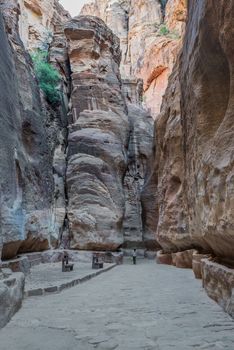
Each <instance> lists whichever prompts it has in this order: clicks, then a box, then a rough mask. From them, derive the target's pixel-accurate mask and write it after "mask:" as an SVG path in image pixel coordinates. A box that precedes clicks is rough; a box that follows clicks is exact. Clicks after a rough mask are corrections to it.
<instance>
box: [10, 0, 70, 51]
mask: <svg viewBox="0 0 234 350" xmlns="http://www.w3.org/2000/svg"><path fill="white" fill-rule="evenodd" d="M15 3H18V5H19V11H20V16H19V34H20V37H21V39H22V41H23V43H24V45H25V48H26V49H29V50H35V49H38V48H40V49H42V50H46V49H48V45H49V44H50V43H51V41H52V40H53V34H54V32H55V29H56V26H57V25H61V24H62V23H64V22H66V21H68V20H69V19H70V18H71V16H70V15H69V13H68V12H67V11H65V10H64V8H63V7H62V6H61V5H60V3H59V1H58V0H16V1H15Z"/></svg>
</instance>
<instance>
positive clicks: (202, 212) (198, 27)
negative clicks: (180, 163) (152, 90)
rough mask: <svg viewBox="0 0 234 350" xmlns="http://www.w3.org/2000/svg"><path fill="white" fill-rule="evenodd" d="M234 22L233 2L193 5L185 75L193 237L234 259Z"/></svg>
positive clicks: (186, 149) (185, 129) (187, 173)
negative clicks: (233, 72) (233, 39)
mask: <svg viewBox="0 0 234 350" xmlns="http://www.w3.org/2000/svg"><path fill="white" fill-rule="evenodd" d="M233 19H234V1H230V2H229V3H228V4H226V3H225V2H224V1H219V2H218V3H217V2H216V1H203V2H202V3H200V2H199V3H198V2H196V1H191V2H190V3H189V18H188V25H187V34H186V38H185V45H184V49H183V55H182V62H181V77H180V79H181V91H182V123H183V138H184V159H185V177H186V183H185V186H184V191H185V193H186V197H187V198H186V199H187V201H186V202H187V203H186V205H187V208H188V217H189V231H190V236H191V237H192V240H193V242H194V243H195V244H197V245H199V246H201V247H203V248H204V249H206V250H211V251H213V252H215V254H217V255H220V256H229V257H232V258H234V251H233V244H234V230H233V227H234V210H233V208H234V192H233V178H234V177H233V176H234V173H233V171H234V157H233V155H234V137H233V135H234V125H233V109H232V103H233V91H232V83H233V81H232V69H233V66H234V59H233V57H234V56H233V47H232V45H231V40H232V37H231V32H232V26H233ZM220 33H222V34H221V35H220ZM188 57H189V59H188Z"/></svg>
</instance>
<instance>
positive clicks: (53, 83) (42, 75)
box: [32, 50, 61, 105]
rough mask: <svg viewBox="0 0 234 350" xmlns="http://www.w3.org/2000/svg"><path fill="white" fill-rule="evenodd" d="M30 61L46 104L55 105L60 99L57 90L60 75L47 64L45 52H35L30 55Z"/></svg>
mask: <svg viewBox="0 0 234 350" xmlns="http://www.w3.org/2000/svg"><path fill="white" fill-rule="evenodd" d="M32 60H33V64H34V69H35V73H36V77H37V79H38V81H39V86H40V88H41V89H42V91H43V92H44V94H45V96H46V99H47V100H48V102H49V103H51V104H52V105H56V104H57V103H59V102H60V99H61V98H60V93H59V90H58V84H59V81H60V79H61V77H60V74H59V73H58V71H57V70H56V69H55V68H54V67H53V66H52V65H51V64H50V63H48V55H47V52H46V51H41V50H39V51H37V52H36V53H34V54H33V55H32Z"/></svg>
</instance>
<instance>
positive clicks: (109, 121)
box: [65, 17, 129, 250]
mask: <svg viewBox="0 0 234 350" xmlns="http://www.w3.org/2000/svg"><path fill="white" fill-rule="evenodd" d="M65 34H66V37H67V39H68V41H69V58H70V64H71V70H72V97H71V102H72V107H71V111H72V114H71V116H70V120H69V136H68V167H67V175H66V179H67V193H68V199H69V203H68V219H69V227H70V231H71V234H72V241H71V247H72V248H79V249H109V250H113V249H116V248H117V247H118V246H120V245H121V244H122V243H123V230H122V222H123V217H124V201H125V199H124V189H123V177H124V173H125V171H126V167H127V145H128V133H129V123H128V116H127V108H126V104H125V101H124V98H123V95H122V92H121V82H120V75H119V63H120V58H121V56H120V50H119V40H118V38H117V37H116V36H114V35H113V33H112V32H111V30H110V29H108V28H107V27H106V25H105V24H104V22H102V20H100V19H97V18H94V17H77V18H75V19H73V20H72V21H70V22H69V23H67V24H66V27H65Z"/></svg>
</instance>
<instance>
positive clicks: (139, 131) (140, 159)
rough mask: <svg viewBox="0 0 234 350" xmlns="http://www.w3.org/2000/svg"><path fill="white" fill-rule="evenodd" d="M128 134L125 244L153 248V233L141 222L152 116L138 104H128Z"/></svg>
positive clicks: (150, 148)
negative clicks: (144, 229) (145, 230)
mask: <svg viewBox="0 0 234 350" xmlns="http://www.w3.org/2000/svg"><path fill="white" fill-rule="evenodd" d="M128 116H129V126H130V134H129V141H128V165H127V171H126V174H125V177H124V190H125V216H124V223H123V228H124V246H125V247H126V248H131V247H134V248H135V247H138V248H140V247H142V248H143V247H146V248H149V249H154V248H155V246H156V241H155V236H154V235H146V234H145V233H144V232H143V225H142V203H141V192H142V188H143V185H144V182H145V179H146V177H147V175H148V169H149V164H150V161H151V159H152V146H153V119H152V117H151V116H150V115H149V114H148V113H147V112H146V111H145V110H144V109H142V107H141V106H140V105H136V104H130V103H129V104H128Z"/></svg>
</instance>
